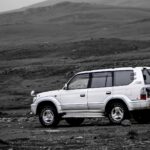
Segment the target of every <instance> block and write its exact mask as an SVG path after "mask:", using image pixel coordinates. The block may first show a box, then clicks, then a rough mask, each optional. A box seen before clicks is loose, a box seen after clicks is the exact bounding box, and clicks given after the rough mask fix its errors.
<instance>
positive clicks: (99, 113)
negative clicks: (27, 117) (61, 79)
mask: <svg viewBox="0 0 150 150" xmlns="http://www.w3.org/2000/svg"><path fill="white" fill-rule="evenodd" d="M31 95H32V96H33V97H34V98H33V103H32V104H31V110H32V113H33V114H35V115H38V116H39V120H40V122H41V124H42V125H43V126H45V127H54V126H57V124H58V123H59V121H60V120H61V119H65V120H66V121H67V122H68V123H69V124H70V125H72V126H77V125H80V124H81V123H82V122H83V121H84V119H85V118H95V117H108V118H109V120H110V122H111V123H113V124H120V123H121V122H122V121H123V120H124V119H127V118H129V117H130V116H131V114H132V116H133V117H134V119H135V120H136V121H138V122H140V123H142V122H148V121H149V120H150V116H148V115H147V114H148V112H149V109H150V68H149V67H135V68H134V67H126V68H112V69H100V70H92V71H84V72H79V73H77V74H75V75H74V76H73V77H72V78H71V79H70V80H69V81H68V82H67V83H66V84H65V86H64V87H63V88H62V89H61V90H57V91H48V92H43V93H38V94H35V92H34V91H32V92H31Z"/></svg>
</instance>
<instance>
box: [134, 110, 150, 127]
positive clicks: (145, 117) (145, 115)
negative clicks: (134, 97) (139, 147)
mask: <svg viewBox="0 0 150 150" xmlns="http://www.w3.org/2000/svg"><path fill="white" fill-rule="evenodd" d="M132 115H133V118H134V120H135V121H136V122H137V123H140V124H143V123H150V117H149V115H150V111H137V112H133V114H132Z"/></svg>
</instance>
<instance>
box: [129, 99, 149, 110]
mask: <svg viewBox="0 0 150 150" xmlns="http://www.w3.org/2000/svg"><path fill="white" fill-rule="evenodd" d="M128 108H129V111H134V110H145V109H150V100H131V101H130V102H129V103H128Z"/></svg>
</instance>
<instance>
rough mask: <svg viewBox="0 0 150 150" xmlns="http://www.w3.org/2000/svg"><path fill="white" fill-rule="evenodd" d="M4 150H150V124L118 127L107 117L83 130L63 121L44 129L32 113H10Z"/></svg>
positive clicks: (2, 137) (5, 118) (0, 131)
mask: <svg viewBox="0 0 150 150" xmlns="http://www.w3.org/2000/svg"><path fill="white" fill-rule="evenodd" d="M0 149H2V150H3V149H4V150H5V149H6V150H33V149H35V150H56V149H57V150H59V149H61V150H62V149H64V150H66V149H68V150H73V149H81V150H97V149H98V150H118V149H120V150H128V149H130V150H139V149H140V150H141V149H144V150H145V149H147V150H148V149H150V124H136V123H135V122H134V121H133V120H132V124H131V123H130V122H129V121H127V120H126V121H124V122H123V123H122V125H119V126H114V125H111V124H110V123H109V121H108V120H107V119H105V118H103V119H92V120H90V119H86V120H85V121H84V123H83V124H82V125H81V126H80V127H70V126H69V125H68V124H67V123H66V122H65V121H61V122H60V124H59V125H58V127H57V128H43V127H42V126H41V125H40V123H39V122H38V118H37V117H34V116H32V115H30V113H29V110H27V109H25V110H23V109H21V110H8V111H3V112H1V113H0Z"/></svg>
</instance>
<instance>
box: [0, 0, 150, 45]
mask: <svg viewBox="0 0 150 150" xmlns="http://www.w3.org/2000/svg"><path fill="white" fill-rule="evenodd" d="M149 16H150V11H148V10H145V9H131V8H120V7H112V6H101V5H95V4H87V3H69V2H65V3H60V4H57V5H54V6H49V7H43V8H35V9H29V10H26V11H23V12H18V13H17V12H15V13H9V14H2V15H0V41H1V43H0V45H4V44H10V45H12V44H21V43H24V42H26V43H29V42H32V43H34V42H51V43H56V42H66V41H80V40H84V39H90V38H99V37H105V38H110V37H111V38H122V39H133V40H134V39H136V40H145V39H150V17H149Z"/></svg>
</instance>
